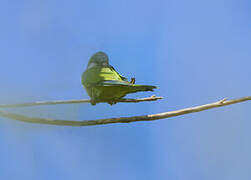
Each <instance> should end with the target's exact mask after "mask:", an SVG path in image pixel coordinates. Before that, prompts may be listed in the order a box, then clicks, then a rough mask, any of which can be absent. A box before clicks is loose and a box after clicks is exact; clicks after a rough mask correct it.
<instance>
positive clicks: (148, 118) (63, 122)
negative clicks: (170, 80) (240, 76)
mask: <svg viewBox="0 0 251 180" xmlns="http://www.w3.org/2000/svg"><path fill="white" fill-rule="evenodd" d="M248 100H251V96H248V97H243V98H239V99H233V100H227V99H223V100H220V101H217V102H214V103H211V104H205V105H202V106H195V107H190V108H186V109H181V110H176V111H169V112H163V113H158V114H150V115H143V116H132V117H120V118H107V119H97V120H87V121H68V120H54V119H44V118H36V117H28V116H24V115H19V114H14V113H10V112H6V111H2V110H0V116H2V117H5V118H9V119H14V120H18V121H23V122H28V123H38V124H50V125H60V126H94V125H102V124H112V123H130V122H136V121H153V120H158V119H165V118H169V117H174V116H180V115H184V114H189V113H194V112H200V111H204V110H207V109H212V108H217V107H221V106H227V105H230V104H236V103H240V102H244V101H248Z"/></svg>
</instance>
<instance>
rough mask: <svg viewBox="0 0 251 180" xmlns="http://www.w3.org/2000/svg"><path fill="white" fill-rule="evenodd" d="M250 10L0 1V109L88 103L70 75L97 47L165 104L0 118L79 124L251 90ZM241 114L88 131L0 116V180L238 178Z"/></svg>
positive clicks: (243, 152)
mask: <svg viewBox="0 0 251 180" xmlns="http://www.w3.org/2000/svg"><path fill="white" fill-rule="evenodd" d="M250 9H251V1H250V0H228V1H227V0H206V1H201V0H190V1H187V0H167V1H165V0H155V1H147V0H138V1H134V0H126V1H125V0H119V1H118V0H106V1H97V0H72V1H66V0H43V1H39V0H33V1H32V0H13V1H7V0H2V1H1V2H0V22H1V30H0V49H1V53H0V62H1V66H0V84H1V88H0V103H19V102H27V101H36V100H55V99H79V98H88V96H87V94H86V92H85V91H84V89H83V88H82V85H81V82H80V77H81V73H82V72H83V71H84V69H85V68H86V65H87V62H88V59H89V57H90V56H91V55H92V54H93V53H94V52H96V51H100V50H102V51H105V52H106V53H108V54H109V56H110V63H111V64H112V65H113V66H114V67H116V69H118V70H119V72H121V73H122V74H123V75H125V76H127V77H136V81H137V83H141V84H153V85H157V86H159V89H158V90H157V91H156V92H155V94H156V95H161V96H164V97H165V99H164V100H161V101H158V102H145V103H137V104H117V105H114V106H110V105H108V104H98V105H97V106H94V107H93V106H91V105H89V104H81V105H57V106H45V107H34V108H22V109H11V110H10V111H12V112H19V113H22V114H26V115H29V116H38V117H50V118H57V119H74V120H89V119H97V118H101V117H102V118H103V117H117V116H131V115H142V114H148V113H158V112H164V111H169V110H176V109H179V108H184V107H189V106H191V105H199V104H204V103H210V102H214V101H216V100H220V99H221V98H224V97H229V98H236V97H241V96H247V95H251V94H250V92H251V83H250V81H251V80H250V75H251V70H250V67H251V49H250V42H251V21H250V19H251V13H250ZM148 95H151V93H139V94H135V95H132V96H131V97H145V96H148ZM250 108H251V104H250V102H247V103H243V104H238V105H232V106H228V107H224V108H218V109H214V110H209V111H205V112H200V113H196V114H190V115H185V116H182V117H175V118H171V119H166V120H160V121H154V122H138V123H132V124H116V125H105V126H95V127H57V126H47V125H36V124H35V125H34V124H25V123H22V122H16V121H11V120H8V119H4V118H0V120H1V121H0V144H1V145H0V146H1V148H0V179H14V180H15V179H27V180H29V179H36V180H44V179H47V180H50V179H52V180H54V179H60V180H68V179H88V180H89V179H90V180H100V179H102V180H103V179H104V180H106V179H107V180H118V179H119V180H139V179H145V180H156V179H158V180H166V179H174V180H202V179H203V180H212V179H216V180H218V179H219V180H236V179H241V180H249V179H251V173H250V166H251V142H250V137H251V133H250V128H251V121H250V120H251V114H250V113H251V112H250Z"/></svg>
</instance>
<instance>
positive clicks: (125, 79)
mask: <svg viewBox="0 0 251 180" xmlns="http://www.w3.org/2000/svg"><path fill="white" fill-rule="evenodd" d="M110 68H111V70H113V71H115V72H116V73H117V74H118V75H119V76H120V78H121V79H122V80H123V81H127V82H128V79H127V78H126V77H124V76H122V75H121V74H119V73H118V72H117V71H116V70H115V69H114V67H113V66H110Z"/></svg>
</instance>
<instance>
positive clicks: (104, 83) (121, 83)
mask: <svg viewBox="0 0 251 180" xmlns="http://www.w3.org/2000/svg"><path fill="white" fill-rule="evenodd" d="M131 85H132V84H131V83H129V82H127V81H118V80H106V81H100V82H99V83H97V84H96V85H95V86H131Z"/></svg>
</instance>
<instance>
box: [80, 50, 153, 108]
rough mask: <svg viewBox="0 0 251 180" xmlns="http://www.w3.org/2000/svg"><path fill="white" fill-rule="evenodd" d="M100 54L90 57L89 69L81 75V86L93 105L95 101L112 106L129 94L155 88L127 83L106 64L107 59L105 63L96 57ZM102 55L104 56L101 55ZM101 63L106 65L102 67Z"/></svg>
mask: <svg viewBox="0 0 251 180" xmlns="http://www.w3.org/2000/svg"><path fill="white" fill-rule="evenodd" d="M100 54H102V52H98V53H96V54H94V55H93V56H92V57H91V59H90V62H89V64H88V67H89V68H87V70H86V71H85V72H84V73H83V75H82V84H83V85H84V87H85V89H86V91H87V93H88V95H89V96H90V97H91V99H92V104H93V105H95V104H96V102H97V101H105V102H108V103H110V104H113V103H114V101H116V100H117V99H120V98H122V97H124V96H125V95H127V94H129V93H135V92H138V91H153V89H154V88H156V87H155V86H147V85H135V84H132V83H130V82H128V80H127V79H126V78H125V77H123V76H121V75H120V74H119V73H118V72H116V71H115V69H114V68H113V67H112V66H110V65H109V64H108V57H107V62H105V61H102V62H101V60H100V59H101V58H100V57H99V56H98V55H100ZM103 55H106V54H104V53H103ZM102 58H104V57H102ZM91 63H96V65H95V66H93V67H91V65H90V64H91ZM102 63H106V64H105V65H102ZM89 65H90V66H89Z"/></svg>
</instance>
